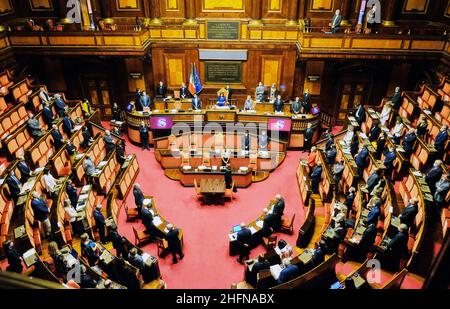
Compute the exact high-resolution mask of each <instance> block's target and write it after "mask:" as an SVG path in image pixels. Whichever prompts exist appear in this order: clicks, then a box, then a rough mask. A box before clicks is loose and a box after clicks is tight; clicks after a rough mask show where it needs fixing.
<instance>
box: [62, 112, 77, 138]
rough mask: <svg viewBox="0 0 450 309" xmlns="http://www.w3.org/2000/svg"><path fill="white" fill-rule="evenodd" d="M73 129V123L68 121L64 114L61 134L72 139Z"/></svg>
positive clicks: (70, 120)
mask: <svg viewBox="0 0 450 309" xmlns="http://www.w3.org/2000/svg"><path fill="white" fill-rule="evenodd" d="M74 127H75V123H74V122H73V121H72V119H70V117H69V115H68V114H67V113H65V114H64V118H63V132H64V133H65V134H66V135H67V136H68V137H69V138H70V137H72V133H73V129H74Z"/></svg>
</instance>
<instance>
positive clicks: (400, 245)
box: [385, 224, 409, 271]
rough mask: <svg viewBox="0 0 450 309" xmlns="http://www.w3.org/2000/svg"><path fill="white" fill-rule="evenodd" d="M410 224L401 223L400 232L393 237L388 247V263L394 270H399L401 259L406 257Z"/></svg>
mask: <svg viewBox="0 0 450 309" xmlns="http://www.w3.org/2000/svg"><path fill="white" fill-rule="evenodd" d="M408 238H409V236H408V226H407V225H406V224H400V226H399V227H398V233H397V235H395V236H394V238H392V239H391V241H390V242H389V244H388V245H387V248H386V253H385V254H386V258H388V265H389V266H390V268H391V269H392V270H393V271H397V270H398V268H399V265H400V260H401V259H402V258H405V257H406V255H407V252H408Z"/></svg>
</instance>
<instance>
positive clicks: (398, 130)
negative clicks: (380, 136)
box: [392, 117, 405, 144]
mask: <svg viewBox="0 0 450 309" xmlns="http://www.w3.org/2000/svg"><path fill="white" fill-rule="evenodd" d="M404 132H405V126H404V125H403V122H402V119H401V118H400V117H397V121H396V123H395V127H394V128H393V129H392V136H393V140H394V142H395V143H396V144H400V139H401V137H402V136H403V133H404Z"/></svg>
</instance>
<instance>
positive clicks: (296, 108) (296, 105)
mask: <svg viewBox="0 0 450 309" xmlns="http://www.w3.org/2000/svg"><path fill="white" fill-rule="evenodd" d="M301 111H302V102H300V98H299V97H296V98H295V101H294V102H292V104H291V113H292V114H295V115H297V114H300V112H301Z"/></svg>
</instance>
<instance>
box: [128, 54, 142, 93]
mask: <svg viewBox="0 0 450 309" xmlns="http://www.w3.org/2000/svg"><path fill="white" fill-rule="evenodd" d="M124 63H125V68H126V75H127V81H128V92H129V93H134V92H135V91H136V89H146V83H145V74H144V64H143V58H125V59H124ZM130 73H140V74H142V75H141V77H140V78H133V77H131V76H130Z"/></svg>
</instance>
